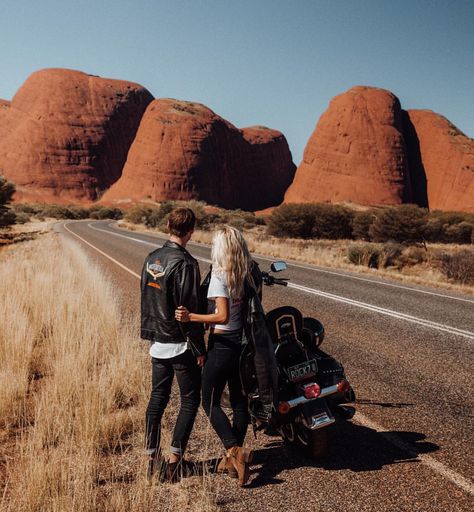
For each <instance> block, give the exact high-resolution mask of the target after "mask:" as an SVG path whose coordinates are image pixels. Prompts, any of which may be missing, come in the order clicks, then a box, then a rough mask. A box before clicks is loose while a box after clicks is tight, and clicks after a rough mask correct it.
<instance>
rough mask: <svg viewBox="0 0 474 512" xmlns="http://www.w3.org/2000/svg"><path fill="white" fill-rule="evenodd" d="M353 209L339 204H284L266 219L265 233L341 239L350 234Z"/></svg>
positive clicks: (293, 236)
mask: <svg viewBox="0 0 474 512" xmlns="http://www.w3.org/2000/svg"><path fill="white" fill-rule="evenodd" d="M352 220H353V213H352V212H351V211H350V210H348V209H347V208H344V207H342V206H339V205H330V204H283V205H281V206H279V207H278V208H276V209H275V210H273V212H272V214H271V215H270V217H269V219H268V233H269V234H270V235H274V236H278V237H290V238H306V239H308V238H327V239H332V240H335V239H341V238H351V237H352Z"/></svg>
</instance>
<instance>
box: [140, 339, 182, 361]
mask: <svg viewBox="0 0 474 512" xmlns="http://www.w3.org/2000/svg"><path fill="white" fill-rule="evenodd" d="M187 348H188V344H187V343H186V342H185V341H183V342H182V343H160V342H159V341H155V342H154V343H153V345H152V346H151V347H150V352H149V354H150V356H151V357H154V358H155V359H171V358H172V357H176V356H179V355H180V354H183V353H184V352H186V350H187Z"/></svg>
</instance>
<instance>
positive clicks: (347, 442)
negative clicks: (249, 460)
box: [249, 422, 439, 487]
mask: <svg viewBox="0 0 474 512" xmlns="http://www.w3.org/2000/svg"><path fill="white" fill-rule="evenodd" d="M437 450H439V446H438V445H437V444H434V443H431V442H429V441H426V436H425V435H424V434H422V433H419V432H404V431H396V432H395V431H387V432H377V431H376V430H374V429H371V428H368V427H365V426H362V425H357V424H355V423H350V422H345V423H342V424H339V425H337V428H334V430H333V432H332V436H331V448H330V450H329V452H328V454H327V455H326V456H324V457H322V458H320V459H317V460H315V459H312V458H310V457H309V456H308V455H306V454H305V453H304V451H303V450H301V449H298V448H297V447H296V446H294V445H286V444H284V443H283V442H282V441H274V442H271V443H269V444H268V445H267V447H266V448H264V449H261V450H257V451H255V452H254V459H253V465H254V474H256V476H255V477H254V478H253V479H252V481H251V482H250V484H249V487H261V486H263V485H269V484H279V483H284V482H285V480H283V479H282V478H278V475H279V474H280V473H281V472H283V471H285V470H291V469H298V468H302V467H314V468H321V469H324V470H326V471H337V470H341V469H346V470H349V471H354V472H360V471H377V470H380V469H382V468H383V467H384V466H387V465H391V464H400V463H418V462H419V459H418V455H419V454H422V453H430V452H434V451H437ZM255 466H259V467H257V468H255Z"/></svg>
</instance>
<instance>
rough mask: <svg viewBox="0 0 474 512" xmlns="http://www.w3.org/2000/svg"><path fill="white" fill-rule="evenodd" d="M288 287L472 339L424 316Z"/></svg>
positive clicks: (331, 294)
mask: <svg viewBox="0 0 474 512" xmlns="http://www.w3.org/2000/svg"><path fill="white" fill-rule="evenodd" d="M288 287H290V288H295V289H296V290H301V291H303V292H306V293H311V294H313V295H319V296H320V297H325V298H327V299H331V300H335V301H337V302H343V303H345V304H349V305H351V306H356V307H358V308H362V309H368V310H369V311H374V312H375V313H379V314H381V315H387V316H391V317H393V318H398V319H399V320H405V321H407V322H412V323H415V324H419V325H423V326H424V327H430V328H431V329H436V330H438V331H443V332H448V333H449V334H454V335H456V336H462V337H464V338H468V339H472V340H474V332H470V331H464V330H463V329H457V328H456V327H451V326H449V325H444V324H439V323H437V322H432V321H431V320H425V319H424V318H418V317H416V316H412V315H407V314H406V313H399V312H398V311H393V310H392V309H387V308H382V307H380V306H374V305H372V304H367V303H365V302H360V301H358V300H353V299H349V298H347V297H341V296H340V295H334V294H333V293H328V292H323V291H320V290H316V289H314V288H308V287H307V286H302V285H300V284H295V283H288Z"/></svg>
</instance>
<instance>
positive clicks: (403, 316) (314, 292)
mask: <svg viewBox="0 0 474 512" xmlns="http://www.w3.org/2000/svg"><path fill="white" fill-rule="evenodd" d="M88 226H89V227H90V228H91V229H94V230H96V231H102V232H104V233H107V234H109V235H114V236H119V237H121V238H126V239H128V240H135V241H136V242H139V243H142V244H146V245H151V246H153V247H156V244H154V243H152V242H146V241H145V240H140V239H139V238H135V237H132V236H127V235H121V234H120V233H114V232H113V231H107V230H105V229H100V228H96V227H94V226H92V225H91V224H90V223H89V224H88ZM196 259H198V260H200V261H204V262H206V263H211V260H208V259H206V258H199V257H196ZM288 287H289V288H294V289H295V290H299V291H302V292H306V293H310V294H312V295H318V296H320V297H324V298H326V299H330V300H334V301H337V302H343V303H344V304H349V305H350V306H355V307H358V308H362V309H367V310H369V311H373V312H375V313H379V314H381V315H386V316H390V317H392V318H397V319H398V320H405V321H406V322H411V323H414V324H418V325H422V326H423V327H428V328H431V329H436V330H438V331H442V332H447V333H449V334H454V335H455V336H462V337H463V338H467V339H470V340H474V332H470V331H465V330H463V329H458V328H456V327H451V326H449V325H444V324H439V323H437V322H432V321H431V320H425V319H424V318H418V317H416V316H412V315H408V314H406V313H399V312H398V311H394V310H392V309H387V308H382V307H380V306H375V305H373V304H367V303H365V302H361V301H358V300H354V299H349V298H347V297H342V296H340V295H335V294H333V293H328V292H323V291H322V290H318V289H316V288H309V287H307V286H302V285H300V284H296V283H288Z"/></svg>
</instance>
